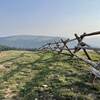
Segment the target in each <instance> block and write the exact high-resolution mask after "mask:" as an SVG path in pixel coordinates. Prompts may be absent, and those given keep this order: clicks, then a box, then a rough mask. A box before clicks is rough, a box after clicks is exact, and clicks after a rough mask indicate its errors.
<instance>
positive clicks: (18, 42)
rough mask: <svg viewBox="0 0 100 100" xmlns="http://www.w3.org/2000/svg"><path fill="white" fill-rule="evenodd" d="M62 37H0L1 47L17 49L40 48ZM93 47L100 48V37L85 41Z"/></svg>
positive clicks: (73, 43) (71, 44) (71, 45)
mask: <svg viewBox="0 0 100 100" xmlns="http://www.w3.org/2000/svg"><path fill="white" fill-rule="evenodd" d="M60 39H61V37H51V36H33V35H19V36H8V37H0V45H2V46H7V47H15V48H30V49H31V48H33V49H35V48H39V47H41V46H42V45H44V44H45V43H48V42H54V41H58V40H60ZM85 41H86V42H87V43H89V44H90V45H91V46H93V47H100V37H96V38H91V37H89V38H88V39H85ZM76 44H77V43H76V42H75V41H74V42H72V43H70V44H69V46H70V47H73V46H75V45H76Z"/></svg>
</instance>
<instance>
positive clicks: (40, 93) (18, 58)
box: [0, 51, 100, 100]
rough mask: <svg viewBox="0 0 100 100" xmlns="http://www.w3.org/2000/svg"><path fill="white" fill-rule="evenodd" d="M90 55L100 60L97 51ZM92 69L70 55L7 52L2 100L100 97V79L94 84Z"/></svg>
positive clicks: (0, 68) (1, 57) (2, 56)
mask: <svg viewBox="0 0 100 100" xmlns="http://www.w3.org/2000/svg"><path fill="white" fill-rule="evenodd" d="M79 55H81V56H84V53H83V52H81V53H79ZM90 56H91V57H92V59H93V60H94V61H98V60H100V55H97V54H95V53H93V52H90ZM89 69H90V66H89V65H87V64H85V63H84V62H83V61H80V60H79V59H76V58H71V57H70V56H69V55H64V54H60V55H57V54H56V53H52V52H29V51H3V52H1V53H0V100H100V79H96V81H95V84H94V85H93V84H92V83H91V74H90V71H89Z"/></svg>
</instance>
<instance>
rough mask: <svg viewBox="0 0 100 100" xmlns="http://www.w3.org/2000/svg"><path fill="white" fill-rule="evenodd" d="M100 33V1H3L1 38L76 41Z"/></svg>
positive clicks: (1, 4) (0, 25)
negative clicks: (78, 37) (36, 37)
mask: <svg viewBox="0 0 100 100" xmlns="http://www.w3.org/2000/svg"><path fill="white" fill-rule="evenodd" d="M99 30H100V0H0V36H7V35H46V36H63V37H73V34H74V33H78V34H82V33H83V32H86V33H89V32H94V31H99Z"/></svg>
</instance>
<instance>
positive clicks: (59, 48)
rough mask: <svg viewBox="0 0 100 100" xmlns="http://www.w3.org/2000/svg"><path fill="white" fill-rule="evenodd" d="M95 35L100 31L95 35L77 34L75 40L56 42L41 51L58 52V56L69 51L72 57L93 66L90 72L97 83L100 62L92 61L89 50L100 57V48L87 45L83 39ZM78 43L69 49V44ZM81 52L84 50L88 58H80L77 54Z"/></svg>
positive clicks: (99, 74)
mask: <svg viewBox="0 0 100 100" xmlns="http://www.w3.org/2000/svg"><path fill="white" fill-rule="evenodd" d="M94 35H100V31H98V32H93V33H88V34H86V33H83V34H82V35H80V36H78V35H77V34H75V38H74V39H66V40H64V39H61V40H59V41H55V42H52V43H47V44H45V45H43V46H42V47H40V48H39V50H43V51H48V50H49V51H56V52H58V54H61V53H63V51H68V52H69V54H70V56H71V57H77V58H78V59H80V60H82V61H84V62H85V63H86V64H89V65H90V66H91V69H90V72H91V73H92V75H93V81H92V82H93V83H94V81H95V78H100V70H99V69H100V62H99V61H98V62H94V61H93V60H92V58H91V57H90V55H89V53H88V50H92V51H94V52H96V53H97V54H99V55H100V48H96V47H91V46H90V45H88V44H87V43H85V42H84V41H83V39H84V38H85V37H90V36H94ZM74 41H77V44H76V46H75V47H69V45H68V43H71V42H74ZM80 50H83V52H84V53H85V55H86V57H87V58H85V57H80V56H79V55H77V54H76V53H77V52H79V51H80Z"/></svg>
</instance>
